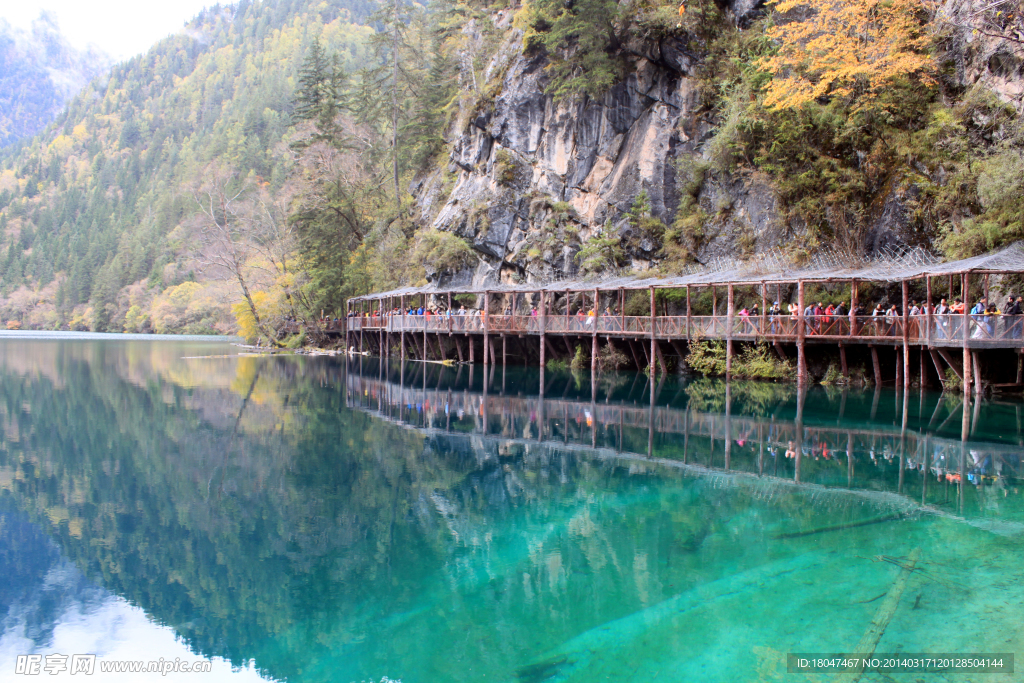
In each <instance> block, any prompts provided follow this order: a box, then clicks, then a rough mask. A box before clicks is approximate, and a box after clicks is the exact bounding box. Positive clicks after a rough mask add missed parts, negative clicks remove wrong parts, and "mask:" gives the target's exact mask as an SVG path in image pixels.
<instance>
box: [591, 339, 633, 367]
mask: <svg viewBox="0 0 1024 683" xmlns="http://www.w3.org/2000/svg"><path fill="white" fill-rule="evenodd" d="M628 364H629V358H628V357H627V356H626V354H624V353H623V352H622V351H619V350H618V349H617V348H615V347H614V346H612V343H611V341H609V342H608V343H607V344H605V345H604V346H602V347H601V350H600V352H599V353H598V355H597V365H598V367H599V368H600V369H601V370H602V371H604V370H618V369H620V368H623V367H625V366H626V365H628Z"/></svg>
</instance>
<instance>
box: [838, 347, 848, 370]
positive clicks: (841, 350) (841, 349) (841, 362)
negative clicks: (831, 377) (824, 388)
mask: <svg viewBox="0 0 1024 683" xmlns="http://www.w3.org/2000/svg"><path fill="white" fill-rule="evenodd" d="M839 367H840V370H841V371H842V373H843V377H844V378H845V379H850V369H849V367H847V365H846V345H845V344H840V345H839Z"/></svg>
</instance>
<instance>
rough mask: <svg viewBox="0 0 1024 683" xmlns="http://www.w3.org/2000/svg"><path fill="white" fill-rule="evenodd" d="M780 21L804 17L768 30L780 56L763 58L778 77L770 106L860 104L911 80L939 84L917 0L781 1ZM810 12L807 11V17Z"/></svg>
mask: <svg viewBox="0 0 1024 683" xmlns="http://www.w3.org/2000/svg"><path fill="white" fill-rule="evenodd" d="M773 4H774V6H775V10H776V12H777V13H778V15H777V16H779V17H780V18H783V19H784V18H785V14H786V13H788V12H794V13H803V14H804V15H805V18H803V19H796V20H793V21H783V22H780V23H778V24H777V25H775V26H772V27H771V28H769V29H768V36H769V38H771V39H772V40H773V41H774V42H775V44H776V45H777V46H778V51H777V52H776V53H775V54H774V55H772V56H768V57H763V58H762V59H761V60H759V63H758V66H759V67H760V68H761V69H763V70H765V71H767V72H769V73H770V74H771V75H772V80H771V82H769V83H768V84H767V85H766V86H765V98H764V106H766V107H768V108H773V109H790V108H794V107H799V106H801V105H803V104H805V103H808V102H811V101H814V100H816V99H818V98H820V97H823V96H828V97H839V98H844V99H851V98H853V97H858V98H859V99H860V100H861V103H862V104H865V103H867V102H868V101H870V100H872V99H874V97H875V96H876V95H878V94H879V93H880V92H882V91H883V90H885V89H886V88H887V87H889V86H891V85H893V84H895V83H897V82H900V81H904V80H906V79H916V80H917V81H919V82H921V83H922V84H931V83H932V82H933V76H932V74H933V72H934V69H935V63H934V61H933V59H932V57H931V55H930V54H929V47H930V44H931V39H930V37H929V36H928V35H927V33H925V30H924V21H923V17H922V16H921V11H922V5H921V3H920V1H919V0H811V1H810V2H807V0H775V2H774V3H773ZM808 10H809V11H808Z"/></svg>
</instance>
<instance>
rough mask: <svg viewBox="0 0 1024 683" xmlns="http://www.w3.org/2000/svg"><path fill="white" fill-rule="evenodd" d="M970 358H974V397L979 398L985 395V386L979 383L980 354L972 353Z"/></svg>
mask: <svg viewBox="0 0 1024 683" xmlns="http://www.w3.org/2000/svg"><path fill="white" fill-rule="evenodd" d="M971 356H973V357H974V395H975V396H977V397H979V398H980V397H981V395H982V394H984V393H985V385H984V383H983V382H982V381H981V354H980V353H978V352H977V351H972V352H971Z"/></svg>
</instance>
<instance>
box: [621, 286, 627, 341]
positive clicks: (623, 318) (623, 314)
mask: <svg viewBox="0 0 1024 683" xmlns="http://www.w3.org/2000/svg"><path fill="white" fill-rule="evenodd" d="M619 328H620V329H621V330H622V331H623V332H625V331H626V290H625V289H622V288H621V287H620V288H619Z"/></svg>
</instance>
